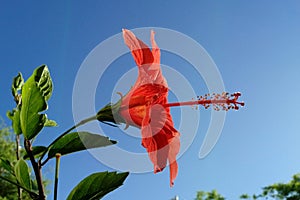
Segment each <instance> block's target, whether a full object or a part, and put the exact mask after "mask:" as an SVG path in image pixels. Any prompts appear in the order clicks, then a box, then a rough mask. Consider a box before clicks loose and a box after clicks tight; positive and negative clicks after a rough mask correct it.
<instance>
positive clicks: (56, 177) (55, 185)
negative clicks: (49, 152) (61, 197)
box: [54, 153, 61, 200]
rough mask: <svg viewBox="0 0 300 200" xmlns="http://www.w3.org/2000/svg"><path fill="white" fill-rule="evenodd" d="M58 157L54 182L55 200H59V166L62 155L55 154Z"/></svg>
mask: <svg viewBox="0 0 300 200" xmlns="http://www.w3.org/2000/svg"><path fill="white" fill-rule="evenodd" d="M55 157H56V165H55V180H54V200H57V187H58V176H59V164H60V157H61V154H60V153H57V154H55Z"/></svg>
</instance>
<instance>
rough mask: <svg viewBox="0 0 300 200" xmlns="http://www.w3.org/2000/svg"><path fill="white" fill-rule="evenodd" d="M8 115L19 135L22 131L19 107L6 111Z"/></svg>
mask: <svg viewBox="0 0 300 200" xmlns="http://www.w3.org/2000/svg"><path fill="white" fill-rule="evenodd" d="M6 115H7V117H8V118H9V119H10V120H11V121H12V127H13V130H14V132H15V133H16V134H17V135H20V134H21V133H22V129H21V123H20V110H19V109H18V108H16V109H13V111H11V112H10V111H8V112H7V113H6Z"/></svg>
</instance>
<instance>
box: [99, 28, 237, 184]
mask: <svg viewBox="0 0 300 200" xmlns="http://www.w3.org/2000/svg"><path fill="white" fill-rule="evenodd" d="M123 37H124V41H125V44H126V45H127V46H128V47H129V49H130V51H131V54H132V56H133V58H134V60H135V62H136V64H137V66H138V78H137V80H136V82H135V84H134V86H133V87H132V88H131V90H130V91H129V92H128V93H127V94H126V95H125V96H124V97H123V96H122V95H121V99H120V100H119V101H118V102H117V103H116V104H113V105H112V104H108V105H107V106H105V107H104V108H102V109H101V110H100V111H99V112H98V114H97V116H98V120H99V121H102V122H113V123H116V124H119V123H126V125H127V126H129V125H131V126H135V127H138V128H140V129H141V134H142V145H143V147H145V148H146V149H147V152H148V155H149V158H150V160H151V162H152V163H153V165H154V173H156V172H160V171H162V170H163V169H164V168H165V167H166V165H167V162H168V163H169V168H170V186H173V184H174V179H175V178H176V176H177V172H178V165H177V161H176V156H177V154H178V152H179V149H180V141H179V137H180V134H179V132H178V131H177V130H176V129H175V128H174V123H173V120H172V116H171V114H170V107H172V106H181V105H195V104H197V105H204V106H205V108H207V107H208V106H209V105H211V104H212V105H213V106H214V108H215V109H217V110H218V109H220V108H221V109H223V110H228V109H231V108H233V109H238V105H239V104H240V105H243V103H240V102H237V99H238V97H239V96H240V93H235V94H233V95H231V96H229V95H228V93H223V94H220V95H218V94H216V95H212V97H211V98H207V97H208V96H204V97H199V99H198V100H197V101H188V102H177V103H168V99H167V97H168V91H169V89H168V85H167V82H166V80H165V78H164V77H163V75H162V72H161V68H160V49H159V47H158V46H157V44H156V42H155V40H154V32H153V31H152V32H151V45H152V49H151V50H150V48H149V47H148V46H147V45H146V44H145V43H143V42H142V41H141V40H139V39H138V38H137V37H136V36H135V35H134V34H133V33H132V32H131V31H129V30H126V29H124V30H123Z"/></svg>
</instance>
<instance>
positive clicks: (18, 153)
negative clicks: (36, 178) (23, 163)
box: [16, 135, 22, 200]
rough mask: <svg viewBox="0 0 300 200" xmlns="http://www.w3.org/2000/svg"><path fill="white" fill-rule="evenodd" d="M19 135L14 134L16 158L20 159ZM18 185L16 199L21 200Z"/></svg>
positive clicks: (20, 191)
mask: <svg viewBox="0 0 300 200" xmlns="http://www.w3.org/2000/svg"><path fill="white" fill-rule="evenodd" d="M19 146H20V135H16V157H17V160H20V148H19ZM17 187H18V200H22V189H21V188H20V187H19V186H17Z"/></svg>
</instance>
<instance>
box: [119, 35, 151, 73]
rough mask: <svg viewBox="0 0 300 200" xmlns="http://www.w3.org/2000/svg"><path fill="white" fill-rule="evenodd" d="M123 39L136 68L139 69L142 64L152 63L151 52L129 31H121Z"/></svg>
mask: <svg viewBox="0 0 300 200" xmlns="http://www.w3.org/2000/svg"><path fill="white" fill-rule="evenodd" d="M123 37H124V41H125V44H126V45H127V46H128V47H129V49H130V51H131V54H132V56H133V58H134V60H135V62H136V64H137V66H139V67H140V66H142V65H144V64H149V63H153V55H152V52H151V51H150V49H149V47H148V46H147V45H146V44H145V43H144V42H142V41H141V40H139V39H138V38H137V37H136V36H135V35H134V34H133V33H132V32H131V31H129V30H127V29H123Z"/></svg>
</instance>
